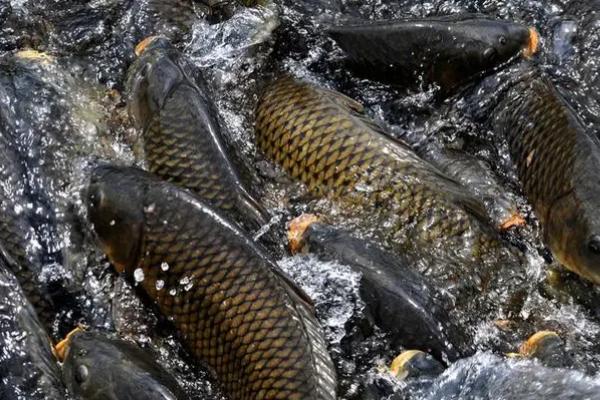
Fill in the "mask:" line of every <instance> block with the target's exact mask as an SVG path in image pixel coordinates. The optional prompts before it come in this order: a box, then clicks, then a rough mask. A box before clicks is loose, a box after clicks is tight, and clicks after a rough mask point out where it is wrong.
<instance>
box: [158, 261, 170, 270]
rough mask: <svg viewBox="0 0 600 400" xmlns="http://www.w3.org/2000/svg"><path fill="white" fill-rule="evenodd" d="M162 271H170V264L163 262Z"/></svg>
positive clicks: (161, 264)
mask: <svg viewBox="0 0 600 400" xmlns="http://www.w3.org/2000/svg"><path fill="white" fill-rule="evenodd" d="M160 269H162V270H163V271H168V270H169V264H168V263H167V262H166V261H163V262H162V263H160Z"/></svg>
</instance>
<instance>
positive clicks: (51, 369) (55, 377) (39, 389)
mask: <svg viewBox="0 0 600 400" xmlns="http://www.w3.org/2000/svg"><path fill="white" fill-rule="evenodd" d="M16 263H17V262H16V261H15V260H14V259H13V258H11V257H10V255H9V254H8V252H7V251H6V249H4V248H3V247H2V246H1V245H0V348H1V349H2V352H1V354H0V398H1V399H2V400H22V399H27V400H63V399H65V398H66V390H65V387H64V385H63V384H62V380H61V374H60V368H59V366H58V364H57V361H56V359H55V357H54V355H53V353H52V346H51V340H50V337H49V336H48V332H47V331H46V329H45V327H44V326H43V325H42V323H41V321H40V320H39V319H38V317H37V314H36V312H35V310H34V308H33V306H32V305H31V303H30V302H29V300H27V297H26V296H25V293H24V292H23V291H22V289H21V287H20V286H19V282H18V281H17V279H16V277H15V276H14V274H13V273H12V272H11V271H12V270H15V269H18V268H19V267H18V266H15V265H13V264H16Z"/></svg>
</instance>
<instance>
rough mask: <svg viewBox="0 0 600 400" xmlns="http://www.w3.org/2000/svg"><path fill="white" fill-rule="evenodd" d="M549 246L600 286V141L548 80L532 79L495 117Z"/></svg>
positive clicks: (515, 91)
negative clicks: (591, 133) (599, 173)
mask: <svg viewBox="0 0 600 400" xmlns="http://www.w3.org/2000/svg"><path fill="white" fill-rule="evenodd" d="M494 124H495V130H496V131H497V132H498V133H503V134H504V135H505V136H506V138H507V140H508V142H509V147H510V152H511V156H512V159H513V161H514V163H515V164H516V167H517V171H518V175H519V178H520V180H521V183H522V185H523V191H524V192H525V195H526V196H527V198H528V200H529V202H530V203H531V204H532V205H533V208H534V211H535V213H536V215H537V217H538V218H539V220H540V222H541V225H542V227H543V230H544V237H545V241H546V243H547V244H548V245H549V246H550V249H551V250H552V253H553V254H554V255H555V256H556V258H557V259H558V261H560V263H561V264H563V265H564V266H565V267H567V268H569V269H570V270H572V271H574V272H576V273H577V274H579V275H581V276H583V277H584V278H587V279H589V280H591V281H592V282H595V283H596V284H598V283H600V215H599V214H598V210H600V177H599V176H598V171H600V142H599V141H598V139H597V138H596V137H595V136H594V135H590V134H589V132H587V130H586V128H585V127H584V126H583V124H582V123H581V121H580V120H579V118H578V116H577V115H576V114H575V112H574V111H573V110H572V108H571V107H570V106H569V105H568V104H567V103H566V101H565V100H564V99H563V98H562V97H561V95H560V94H559V93H558V91H557V90H556V89H555V88H554V86H553V85H552V83H551V82H550V81H549V80H548V79H546V78H544V77H543V76H539V74H537V75H527V76H526V77H525V78H523V79H522V80H521V81H520V82H519V83H517V84H515V85H514V86H513V87H512V88H511V89H510V90H509V91H508V93H507V94H506V95H505V96H504V97H503V100H502V102H501V103H500V104H499V105H498V106H497V108H496V111H495V113H494Z"/></svg>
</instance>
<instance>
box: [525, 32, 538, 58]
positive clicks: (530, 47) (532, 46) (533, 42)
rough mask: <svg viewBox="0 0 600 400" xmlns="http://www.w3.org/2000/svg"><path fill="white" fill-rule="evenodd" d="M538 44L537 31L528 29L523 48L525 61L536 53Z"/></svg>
mask: <svg viewBox="0 0 600 400" xmlns="http://www.w3.org/2000/svg"><path fill="white" fill-rule="evenodd" d="M539 44H540V35H539V33H538V31H537V30H536V29H535V28H533V27H530V28H529V36H528V40H527V44H526V46H525V48H524V49H523V56H524V57H525V58H526V59H530V58H532V57H533V56H534V55H535V54H536V53H537V52H538V50H539Z"/></svg>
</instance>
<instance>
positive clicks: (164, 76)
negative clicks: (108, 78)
mask: <svg viewBox="0 0 600 400" xmlns="http://www.w3.org/2000/svg"><path fill="white" fill-rule="evenodd" d="M136 54H137V55H138V58H137V59H136V61H135V62H134V63H133V65H132V66H131V68H130V70H129V78H128V84H127V86H128V88H129V97H130V101H129V114H130V116H131V117H132V119H133V121H134V123H135V125H136V126H137V127H138V128H140V129H144V128H145V126H146V125H147V124H148V123H149V121H150V120H151V118H152V117H153V116H154V115H156V114H158V113H159V112H160V110H161V108H162V107H163V105H164V104H165V102H166V101H167V100H168V98H169V96H170V95H171V94H172V92H173V89H174V88H176V87H177V86H178V85H179V84H180V83H181V82H183V81H185V80H186V77H185V74H184V72H183V70H182V68H181V66H180V65H179V64H178V61H177V59H178V54H179V53H178V52H177V50H175V48H174V47H173V46H172V45H171V43H170V42H169V41H168V40H167V39H165V38H163V37H160V36H157V37H149V38H147V39H144V40H143V41H142V42H140V44H138V46H137V47H136Z"/></svg>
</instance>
